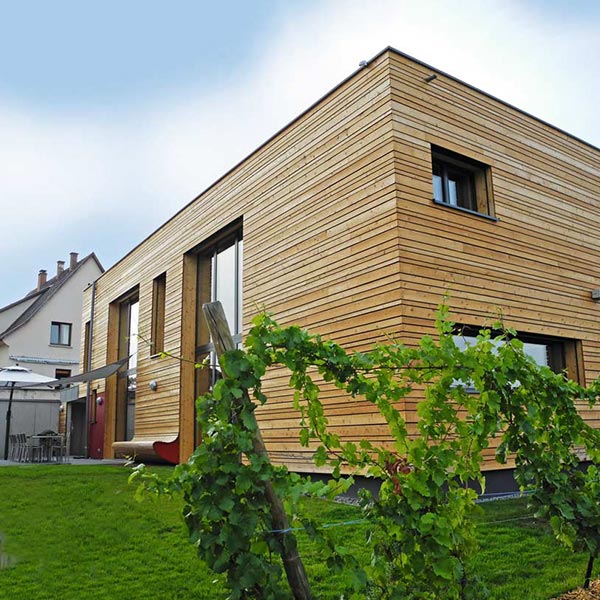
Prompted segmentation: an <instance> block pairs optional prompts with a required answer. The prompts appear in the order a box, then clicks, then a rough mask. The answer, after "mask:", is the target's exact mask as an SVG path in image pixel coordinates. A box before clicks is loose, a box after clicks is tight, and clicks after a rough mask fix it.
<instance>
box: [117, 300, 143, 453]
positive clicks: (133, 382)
mask: <svg viewBox="0 0 600 600" xmlns="http://www.w3.org/2000/svg"><path fill="white" fill-rule="evenodd" d="M118 306H119V338H118V356H119V358H127V359H128V360H127V363H126V364H125V365H124V368H123V369H122V370H121V371H119V373H118V376H117V408H116V422H115V439H116V440H117V441H122V440H125V441H127V440H131V439H132V438H133V436H134V434H135V396H136V388H137V351H138V337H137V334H138V320H139V308H140V303H139V299H138V295H137V290H136V292H135V293H134V294H131V295H130V296H128V297H126V298H124V299H123V300H121V301H120V302H119V304H118Z"/></svg>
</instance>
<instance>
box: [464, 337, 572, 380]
mask: <svg viewBox="0 0 600 600" xmlns="http://www.w3.org/2000/svg"><path fill="white" fill-rule="evenodd" d="M476 335H477V333H476V331H475V329H473V328H470V327H469V328H465V329H463V332H462V333H461V334H460V335H455V336H454V343H455V344H456V345H457V346H458V347H459V348H461V349H464V348H467V347H468V346H471V345H473V344H475V341H476ZM518 337H519V339H520V340H521V341H522V342H523V350H524V352H525V354H527V355H528V356H530V357H531V358H533V360H534V361H535V363H536V364H537V365H539V366H541V367H550V369H552V370H553V371H554V372H555V373H561V372H563V371H566V373H567V375H568V377H569V378H571V379H573V380H575V381H579V380H582V379H583V376H582V372H583V371H582V367H583V365H582V359H581V348H580V343H579V342H578V341H577V340H572V339H565V338H554V337H546V336H541V335H540V336H538V335H532V334H519V336H518ZM492 341H493V340H492ZM496 343H497V344H498V345H500V344H502V343H503V342H502V341H500V340H496ZM456 383H457V384H461V382H456ZM462 385H465V387H467V388H468V389H469V390H470V391H475V390H474V389H473V388H472V385H471V383H470V382H465V383H462Z"/></svg>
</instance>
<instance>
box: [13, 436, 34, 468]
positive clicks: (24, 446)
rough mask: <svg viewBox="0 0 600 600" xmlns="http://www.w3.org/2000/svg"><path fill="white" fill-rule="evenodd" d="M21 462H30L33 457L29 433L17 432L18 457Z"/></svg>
mask: <svg viewBox="0 0 600 600" xmlns="http://www.w3.org/2000/svg"><path fill="white" fill-rule="evenodd" d="M16 459H17V460H18V461H19V462H28V461H29V460H30V459H31V446H30V445H29V442H28V440H27V435H25V434H24V433H17V457H16Z"/></svg>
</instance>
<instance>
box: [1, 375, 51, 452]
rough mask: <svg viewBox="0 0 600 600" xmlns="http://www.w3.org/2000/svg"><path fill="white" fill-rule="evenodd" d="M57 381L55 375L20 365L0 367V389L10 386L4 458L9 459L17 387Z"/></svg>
mask: <svg viewBox="0 0 600 600" xmlns="http://www.w3.org/2000/svg"><path fill="white" fill-rule="evenodd" d="M50 381H55V379H54V377H46V376H45V375H40V374H39V373H34V372H33V371H32V370H31V369H26V368H25V367H20V366H19V365H15V366H9V367H2V368H0V389H2V388H10V396H9V398H8V410H7V411H6V434H5V436H4V460H8V440H9V435H10V418H11V416H12V400H13V394H14V391H15V387H17V388H21V387H26V386H36V385H43V384H45V383H48V382H50Z"/></svg>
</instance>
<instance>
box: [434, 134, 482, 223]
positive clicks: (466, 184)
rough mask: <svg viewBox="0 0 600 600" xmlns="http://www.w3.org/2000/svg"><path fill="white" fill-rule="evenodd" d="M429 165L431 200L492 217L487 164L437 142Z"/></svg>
mask: <svg viewBox="0 0 600 600" xmlns="http://www.w3.org/2000/svg"><path fill="white" fill-rule="evenodd" d="M431 167H432V177H433V200H434V202H436V203H438V204H444V205H446V206H452V207H454V208H458V209H461V210H465V211H468V212H471V213H477V214H479V215H485V216H488V217H492V218H493V217H494V213H493V207H492V197H491V196H492V195H491V179H490V169H489V167H487V166H486V165H484V164H483V163H480V162H478V161H475V160H472V159H470V158H465V157H464V156H460V155H459V154H456V153H454V152H450V151H449V150H443V149H442V148H438V147H436V146H432V148H431Z"/></svg>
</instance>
